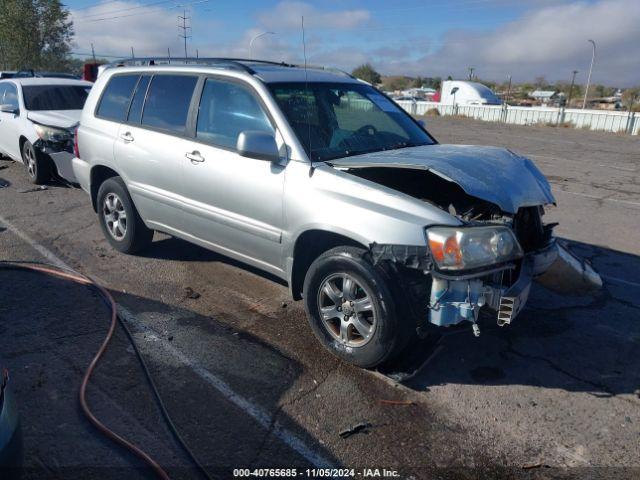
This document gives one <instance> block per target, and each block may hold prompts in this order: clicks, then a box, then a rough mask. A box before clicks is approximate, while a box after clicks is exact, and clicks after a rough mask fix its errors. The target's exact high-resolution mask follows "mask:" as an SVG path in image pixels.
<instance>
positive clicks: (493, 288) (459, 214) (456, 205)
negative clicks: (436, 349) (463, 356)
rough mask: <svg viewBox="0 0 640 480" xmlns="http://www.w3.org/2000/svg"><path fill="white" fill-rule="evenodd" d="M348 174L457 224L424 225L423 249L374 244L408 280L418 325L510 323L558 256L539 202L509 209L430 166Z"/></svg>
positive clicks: (376, 254)
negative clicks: (425, 205)
mask: <svg viewBox="0 0 640 480" xmlns="http://www.w3.org/2000/svg"><path fill="white" fill-rule="evenodd" d="M349 173H352V174H354V175H356V176H359V177H362V178H366V179H367V180H371V181H374V182H376V183H380V184H383V185H385V186H387V187H390V188H393V189H394V190H398V191H401V192H403V193H406V194H409V195H411V196H413V197H415V198H419V199H420V200H423V201H425V202H428V203H430V204H432V205H434V206H437V207H438V208H440V209H442V210H445V211H447V212H449V213H450V214H451V215H452V216H454V217H456V218H457V219H458V220H460V221H461V222H462V225H461V226H458V227H455V226H431V227H428V228H426V229H425V237H426V243H427V245H426V247H414V246H412V247H409V246H398V245H379V244H373V245H371V255H372V258H373V260H374V262H375V263H379V262H387V263H390V264H393V265H395V266H394V269H395V270H396V273H397V275H396V278H398V279H400V281H401V282H405V281H407V279H409V278H410V279H411V280H410V282H411V283H412V285H410V286H405V287H403V288H402V289H403V290H404V291H405V292H414V294H413V297H412V298H411V299H410V300H409V302H410V303H412V304H422V308H421V309H420V312H416V313H417V315H418V322H417V323H418V328H419V329H420V328H421V324H423V325H424V323H425V322H427V321H428V322H429V323H431V324H433V325H437V326H451V325H457V324H459V323H462V322H470V323H472V325H473V330H474V333H475V334H476V335H479V332H480V330H479V327H478V319H479V317H480V315H481V314H488V315H490V316H492V317H493V318H494V319H495V320H496V321H497V323H498V325H500V326H504V325H508V324H509V323H511V322H512V321H513V320H514V319H515V318H516V316H517V315H518V314H519V313H520V312H521V311H522V309H523V307H524V305H525V304H526V302H527V299H528V296H529V290H530V288H531V283H532V281H533V278H534V277H535V276H537V275H540V274H542V273H544V272H545V271H546V270H547V269H548V268H549V267H550V266H551V265H552V264H553V263H554V261H555V260H556V258H557V256H558V246H557V243H556V240H555V238H554V237H553V235H552V231H553V227H554V226H555V224H549V225H545V224H544V223H543V222H542V216H543V214H544V208H543V207H542V206H541V205H536V206H520V205H518V206H517V208H515V209H514V210H516V211H515V213H511V212H509V211H506V210H505V209H503V208H501V207H500V206H498V205H497V204H495V203H492V202H489V201H486V200H483V199H480V198H477V197H474V196H472V195H469V194H468V193H467V192H466V191H465V190H464V189H463V188H462V187H461V186H460V185H458V184H457V183H455V182H454V181H452V180H450V179H445V178H443V176H441V175H438V174H437V173H434V172H433V171H430V170H423V169H420V170H417V169H412V168H375V167H374V168H352V169H350V170H349ZM416 272H419V275H418V276H417V277H416ZM420 284H421V288H420V286H419V285H420ZM485 316H486V315H485Z"/></svg>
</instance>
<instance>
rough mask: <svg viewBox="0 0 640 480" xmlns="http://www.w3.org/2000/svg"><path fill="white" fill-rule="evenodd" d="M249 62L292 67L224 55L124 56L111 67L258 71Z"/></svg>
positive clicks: (282, 63) (279, 63)
mask: <svg viewBox="0 0 640 480" xmlns="http://www.w3.org/2000/svg"><path fill="white" fill-rule="evenodd" d="M247 63H262V64H268V65H278V66H281V67H292V66H293V65H291V64H288V63H285V62H271V61H268V60H252V59H247V58H224V57H204V58H203V57H198V58H194V57H186V58H185V57H177V58H176V57H135V58H122V59H120V60H114V61H113V62H110V63H109V64H108V66H110V67H121V66H136V65H138V66H139V65H167V64H168V65H194V66H197V65H213V66H221V67H229V68H235V69H238V70H243V71H245V72H247V73H250V74H254V73H256V72H255V70H253V69H252V68H251V67H250V66H248V65H247Z"/></svg>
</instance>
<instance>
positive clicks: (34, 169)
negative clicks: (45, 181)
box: [24, 147, 38, 178]
mask: <svg viewBox="0 0 640 480" xmlns="http://www.w3.org/2000/svg"><path fill="white" fill-rule="evenodd" d="M24 156H25V160H26V161H27V173H28V174H29V176H30V177H31V178H36V175H38V165H37V164H36V154H35V151H34V150H33V148H32V147H27V148H25V149H24Z"/></svg>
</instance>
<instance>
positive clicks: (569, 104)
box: [567, 70, 578, 108]
mask: <svg viewBox="0 0 640 480" xmlns="http://www.w3.org/2000/svg"><path fill="white" fill-rule="evenodd" d="M577 74H578V70H574V71H573V77H571V86H570V87H569V99H568V100H567V107H569V108H571V96H572V95H573V85H574V84H575V83H576V75H577Z"/></svg>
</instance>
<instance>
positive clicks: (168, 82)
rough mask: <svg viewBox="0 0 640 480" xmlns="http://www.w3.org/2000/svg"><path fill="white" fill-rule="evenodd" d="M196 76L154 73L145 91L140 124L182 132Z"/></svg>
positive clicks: (184, 129)
mask: <svg viewBox="0 0 640 480" xmlns="http://www.w3.org/2000/svg"><path fill="white" fill-rule="evenodd" d="M197 81H198V77H196V76H189V75H156V76H154V77H153V79H152V80H151V85H149V89H148V91H147V100H146V101H145V103H144V111H143V113H142V125H146V126H149V127H154V128H159V129H161V130H167V131H169V132H174V133H179V134H184V133H185V131H186V128H187V117H188V115H189V105H190V104H191V97H192V96H193V91H194V89H195V86H196V83H197Z"/></svg>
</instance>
